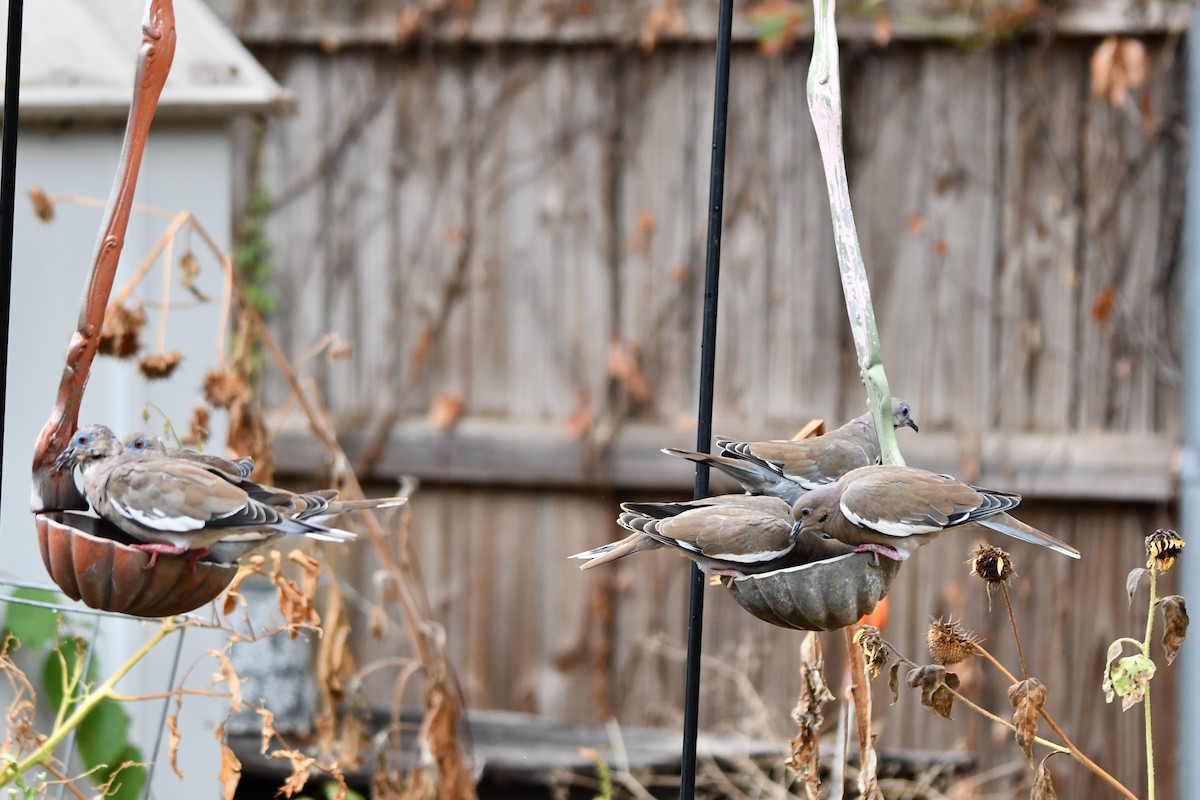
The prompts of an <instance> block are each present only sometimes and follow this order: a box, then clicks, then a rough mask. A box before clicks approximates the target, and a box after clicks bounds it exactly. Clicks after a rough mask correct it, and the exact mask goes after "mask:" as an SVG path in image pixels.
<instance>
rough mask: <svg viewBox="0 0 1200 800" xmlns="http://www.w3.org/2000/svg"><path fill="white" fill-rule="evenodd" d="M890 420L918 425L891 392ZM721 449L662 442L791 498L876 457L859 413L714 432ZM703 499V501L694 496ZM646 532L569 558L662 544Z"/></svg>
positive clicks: (762, 490) (760, 489) (747, 484)
mask: <svg viewBox="0 0 1200 800" xmlns="http://www.w3.org/2000/svg"><path fill="white" fill-rule="evenodd" d="M892 424H893V425H894V426H895V427H897V428H899V427H901V426H904V425H907V426H908V427H910V428H912V429H913V430H914V431H915V430H917V423H916V420H914V419H913V416H912V410H911V408H910V406H909V404H908V403H906V402H905V401H903V400H901V399H899V398H896V397H893V398H892ZM717 447H719V448H720V450H721V452H720V453H719V454H716V455H714V454H710V453H700V452H696V451H693V450H679V449H677V448H673V447H666V448H663V452H664V453H666V454H667V455H671V456H675V457H677V458H684V459H687V460H688V461H694V462H696V463H701V464H709V465H710V466H713V467H716V468H717V469H719V470H721V471H722V472H724V473H725V474H727V475H729V476H730V477H732V478H733V479H734V480H736V481H737V482H738V483H740V484H741V485H742V488H743V489H745V490H746V491H747V492H749V493H750V494H754V495H769V496H772V497H778V498H780V499H782V500H784V501H786V502H787V503H789V504H790V503H794V502H795V501H796V500H797V498H799V497H800V495H802V494H804V492H805V491H807V490H808V489H814V488H816V487H817V486H823V485H825V484H827V483H832V482H833V481H836V480H837V479H838V478H840V477H841V476H843V475H845V474H846V473H847V472H849V471H850V470H852V469H857V468H858V467H865V466H867V465H869V464H878V463H879V437H878V436H876V435H875V421H874V419H873V418H872V416H871V415H870V414H869V413H868V414H863V415H862V416H860V417H856V418H854V419H852V420H850V421H849V422H847V423H846V424H845V425H842V426H841V427H840V428H837V429H836V430H832V431H830V432H829V433H826V434H824V435H823V436H814V437H811V438H808V439H799V440H788V439H784V440H778V441H769V442H742V441H738V440H736V439H727V438H723V437H718V438H717ZM696 502H704V501H696ZM662 546H663V543H662V542H661V541H659V540H658V539H655V538H654V537H652V536H648V535H639V534H636V533H635V534H633V535H631V536H626V537H625V538H624V539H621V540H620V541H616V542H611V543H610V544H607V545H602V546H601V547H597V548H594V549H592V550H587V551H585V552H583V553H576V554H575V555H573V556H571V558H578V559H588V562H587V563H586V564H583V565H582V566H580V569H591V568H592V567H597V566H599V565H601V564H607V563H608V562H609V561H614V560H616V559H618V558H622V557H624V556H627V555H631V554H633V553H639V552H642V551H644V550H653V549H655V548H658V547H662Z"/></svg>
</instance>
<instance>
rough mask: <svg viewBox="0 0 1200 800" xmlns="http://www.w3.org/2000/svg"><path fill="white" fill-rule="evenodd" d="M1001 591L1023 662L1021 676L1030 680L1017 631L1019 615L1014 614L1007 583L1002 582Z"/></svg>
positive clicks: (1018, 652)
mask: <svg viewBox="0 0 1200 800" xmlns="http://www.w3.org/2000/svg"><path fill="white" fill-rule="evenodd" d="M1000 591H1002V592H1004V605H1005V606H1006V607H1007V608H1008V621H1009V623H1010V624H1011V625H1012V632H1013V641H1015V642H1016V643H1017V658H1019V659H1020V661H1021V675H1023V676H1024V677H1025V680H1029V667H1027V666H1026V665H1025V650H1024V648H1022V647H1021V634H1020V633H1019V632H1018V631H1017V615H1016V614H1015V613H1014V612H1013V605H1012V598H1011V597H1009V594H1008V582H1007V581H1000Z"/></svg>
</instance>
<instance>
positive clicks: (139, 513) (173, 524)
mask: <svg viewBox="0 0 1200 800" xmlns="http://www.w3.org/2000/svg"><path fill="white" fill-rule="evenodd" d="M112 504H113V508H115V509H116V510H117V511H118V512H119V513H120V514H121V516H123V517H127V518H129V519H131V520H133V521H134V522H136V523H137V524H139V525H144V526H146V527H147V528H150V529H151V530H156V531H177V532H182V531H194V530H197V529H199V528H203V527H204V521H203V520H199V519H194V518H192V517H168V516H167V515H166V514H165V513H164V512H163V511H161V510H160V509H149V510H146V511H143V510H141V509H137V508H130V507H129V506H127V505H125V504H124V503H122V502H120V501H119V500H113V501H112Z"/></svg>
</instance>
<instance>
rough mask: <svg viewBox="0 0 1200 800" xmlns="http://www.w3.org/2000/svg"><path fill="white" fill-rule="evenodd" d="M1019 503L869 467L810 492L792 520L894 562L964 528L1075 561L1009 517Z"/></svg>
mask: <svg viewBox="0 0 1200 800" xmlns="http://www.w3.org/2000/svg"><path fill="white" fill-rule="evenodd" d="M1020 502H1021V496H1020V495H1017V494H1012V493H1010V492H998V491H994V490H992V489H983V488H980V487H978V486H969V485H967V484H965V483H961V482H959V481H956V480H954V479H953V478H951V477H950V476H948V475H938V474H935V473H933V472H927V471H926V470H923V469H916V468H914V467H895V466H869V467H860V468H859V469H856V470H853V471H851V472H848V473H846V474H845V475H843V476H842V477H841V478H839V479H838V481H837V482H836V483H831V484H828V485H826V486H821V487H818V488H816V489H813V490H812V491H809V492H807V493H806V494H804V495H803V496H802V497H800V498H799V499H798V500H797V501H796V503H795V505H794V506H793V507H792V515H793V519H794V520H795V529H796V534H797V535H801V534H804V533H812V534H815V535H818V536H828V537H831V538H833V539H836V540H838V541H841V542H845V543H846V544H850V545H854V547H855V550H856V551H858V552H873V553H877V554H879V555H882V556H885V557H887V558H892V559H896V560H898V561H904V560H906V559H907V558H908V557H909V556H910V555H912V553H913V551H915V550H916V549H917V548H918V547H920V546H921V545H923V544H925V543H927V542H930V541H932V540H933V539H934V538H936V537H937V536H939V535H941V534H942V533H943V532H944V531H947V530H949V529H951V528H957V527H962V526H968V525H977V526H983V527H985V528H990V529H991V530H994V531H999V532H1000V533H1004V534H1007V535H1009V536H1012V537H1015V538H1017V539H1020V540H1022V541H1025V542H1031V543H1033V544H1037V545H1041V546H1043V547H1048V548H1050V549H1051V550H1053V551H1055V552H1056V553H1062V554H1063V555H1066V556H1070V557H1071V558H1079V551H1078V550H1076V549H1075V548H1074V547H1071V546H1070V545H1069V544H1066V543H1065V542H1061V541H1059V540H1058V539H1055V538H1054V537H1053V536H1050V535H1049V534H1046V533H1043V532H1042V531H1039V530H1038V529H1037V528H1033V527H1031V526H1029V525H1026V524H1025V523H1024V522H1021V521H1020V520H1018V519H1015V518H1014V517H1012V516H1010V515H1009V514H1008V513H1007V512H1008V510H1009V509H1011V508H1015V507H1016V506H1017V504H1018V503H1020Z"/></svg>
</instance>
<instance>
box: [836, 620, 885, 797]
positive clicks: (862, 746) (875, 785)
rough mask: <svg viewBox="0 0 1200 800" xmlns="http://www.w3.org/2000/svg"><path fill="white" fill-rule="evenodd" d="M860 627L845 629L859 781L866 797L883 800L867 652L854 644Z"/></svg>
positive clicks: (861, 790) (859, 785)
mask: <svg viewBox="0 0 1200 800" xmlns="http://www.w3.org/2000/svg"><path fill="white" fill-rule="evenodd" d="M857 629H858V626H856V625H849V626H847V627H846V628H844V629H843V632H844V633H845V635H846V655H847V659H848V666H849V668H850V696H851V697H852V698H853V699H854V722H855V725H856V727H857V728H858V757H859V761H858V763H859V777H858V788H859V792H860V794H861V796H862V797H865V798H875V797H882V796H883V795H882V794H881V793H880V791H879V778H878V776H877V775H876V774H875V764H876V759H875V752H874V750H875V737H874V735H873V734H872V733H871V683H870V681H868V680H867V667H866V663H865V662H864V660H863V651H862V648H860V647H859V646H858V645H856V644H855V643H854V632H855V631H856V630H857Z"/></svg>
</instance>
